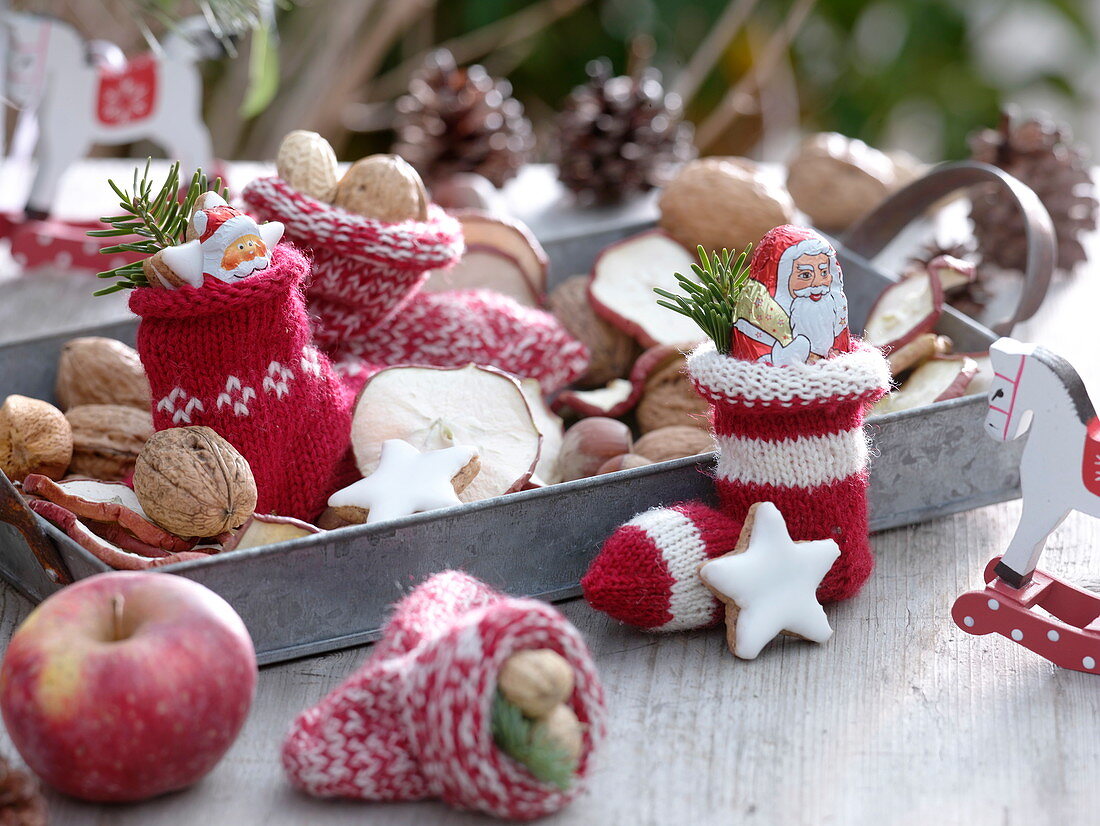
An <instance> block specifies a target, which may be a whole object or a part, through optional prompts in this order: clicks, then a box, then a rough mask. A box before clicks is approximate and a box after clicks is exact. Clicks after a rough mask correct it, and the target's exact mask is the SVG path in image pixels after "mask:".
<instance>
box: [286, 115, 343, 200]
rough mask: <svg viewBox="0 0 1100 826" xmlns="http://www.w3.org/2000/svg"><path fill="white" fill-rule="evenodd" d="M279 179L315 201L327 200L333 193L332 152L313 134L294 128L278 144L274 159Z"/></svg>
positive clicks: (333, 157)
mask: <svg viewBox="0 0 1100 826" xmlns="http://www.w3.org/2000/svg"><path fill="white" fill-rule="evenodd" d="M275 168H276V169H277V170H278V174H279V177H280V178H282V179H283V180H284V181H286V182H287V183H288V184H290V185H291V186H292V187H294V188H295V189H296V190H298V191H299V192H301V193H302V194H304V195H308V196H309V197H310V198H316V199H317V200H318V201H326V202H327V201H331V200H332V196H333V195H334V194H335V192H336V176H337V174H338V171H337V165H336V153H335V152H334V151H333V149H332V146H331V145H330V144H329V142H328V141H327V140H325V139H324V138H322V137H321V136H320V135H318V134H317V133H316V132H307V131H306V130H304V129H296V130H294V131H293V132H290V133H288V134H287V136H286V137H285V138H283V142H282V143H281V144H279V155H278V157H277V158H276V159H275Z"/></svg>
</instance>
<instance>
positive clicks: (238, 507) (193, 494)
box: [134, 427, 256, 537]
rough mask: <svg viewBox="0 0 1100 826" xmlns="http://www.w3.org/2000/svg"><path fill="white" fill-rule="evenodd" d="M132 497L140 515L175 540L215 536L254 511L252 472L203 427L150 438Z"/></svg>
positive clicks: (137, 467) (136, 472)
mask: <svg viewBox="0 0 1100 826" xmlns="http://www.w3.org/2000/svg"><path fill="white" fill-rule="evenodd" d="M134 492H135V493H136V494H137V497H138V501H139V502H141V507H142V508H143V509H144V510H145V514H146V515H147V516H148V517H149V518H150V519H151V520H153V521H154V522H156V523H157V524H158V525H160V526H161V527H162V528H164V529H165V530H166V531H170V532H171V533H174V534H176V535H177V536H199V537H205V536H217V535H218V534H220V533H222V532H223V531H227V530H231V529H233V528H238V527H240V526H241V525H242V524H243V523H244V521H245V520H246V519H248V517H250V516H251V515H252V513H253V511H255V509H256V480H255V478H253V476H252V468H250V467H249V466H248V462H247V461H245V458H244V457H243V456H241V454H240V453H238V452H237V450H236V449H235V448H234V447H233V445H231V444H229V442H227V441H226V440H225V439H223V438H222V437H221V436H219V435H218V434H217V433H215V432H214V431H213V430H211V429H210V428H209V427H173V428H169V429H168V430H162V431H160V432H159V433H157V434H155V435H154V436H153V437H152V438H151V439H150V440H149V441H148V442H146V443H145V447H143V448H142V449H141V452H140V453H139V454H138V457H137V463H136V465H135V467H134Z"/></svg>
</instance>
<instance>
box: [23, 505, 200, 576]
mask: <svg viewBox="0 0 1100 826" xmlns="http://www.w3.org/2000/svg"><path fill="white" fill-rule="evenodd" d="M29 504H30V508H31V510H33V511H34V512H35V513H37V514H38V515H39V516H41V517H42V518H44V519H48V520H49V521H50V522H53V523H54V524H55V525H57V527H59V528H61V530H63V531H64V532H65V533H66V534H67V535H68V536H69V537H70V538H71V539H73V540H74V541H75V542H76V543H77V544H78V545H80V547H82V548H84V550H86V551H88V552H89V553H91V554H92V555H93V556H95V557H96V558H97V559H99V560H100V561H102V562H104V563H106V564H107V565H110V566H111V567H112V568H115V569H117V570H120V571H142V570H145V569H147V568H157V567H160V566H161V565H171V564H172V563H174V562H186V561H187V560H190V559H207V558H208V557H209V556H210V554H207V553H203V552H202V551H180V552H178V553H170V554H167V555H165V556H159V557H155V558H151V557H148V556H144V555H142V554H138V553H133V552H131V551H128V550H125V549H123V548H121V547H119V546H118V545H116V544H114V543H112V542H110V541H108V540H107V539H104V538H103V537H102V536H98V535H97V534H96V533H95V532H94V531H93V530H92V529H91V528H89V527H88V526H87V525H85V524H84V523H83V522H81V521H80V520H79V519H78V518H77V515H76V514H75V513H73V512H72V511H70V510H68V509H67V508H65V507H62V506H61V505H59V504H57V503H56V502H48V501H46V500H45V499H33V500H31V501H30V503H29Z"/></svg>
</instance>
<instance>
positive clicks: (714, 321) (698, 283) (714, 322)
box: [653, 244, 752, 355]
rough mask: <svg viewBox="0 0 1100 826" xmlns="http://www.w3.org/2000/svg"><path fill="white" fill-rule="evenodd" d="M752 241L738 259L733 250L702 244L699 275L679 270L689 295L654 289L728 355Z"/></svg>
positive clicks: (682, 286) (664, 303)
mask: <svg viewBox="0 0 1100 826" xmlns="http://www.w3.org/2000/svg"><path fill="white" fill-rule="evenodd" d="M751 252H752V244H749V245H748V246H747V247H745V249H743V250H742V251H741V254H740V255H738V256H737V258H736V259H734V258H733V253H731V252H730V251H729V250H726V249H723V250H722V251H721V252H720V253H719V252H713V253H711V255H710V256H708V255H707V251H706V250H704V249H703V248H702V246H700V247H699V261H700V264H701V266H700V264H692V265H691V269H692V272H694V273H695V278H690V277H688V276H686V275H681V274H680V273H676V281H677V283H678V284H679V285H680V289H682V290H683V291H684V293H686V295H677V294H676V293H670V292H669V291H668V290H662V289H661V288H660V287H654V288H653V291H654V292H655V293H657V295H659V296H661V298H663V299H667V300H665V301H660V300H659V301H658V302H657V303H658V304H660V305H661V306H662V307H667V308H668V309H670V310H673V311H675V312H677V313H679V314H680V315H684V316H687V317H688V318H690V319H691V320H692V321H694V322H695V323H696V324H698V325H699V328H700V329H701V330H702V331H703V332H704V333H706V334H707V336H709V337H710V339H711V340H712V341H713V342H714V346H715V347H716V348H718V352H719V353H721V354H722V355H728V354H729V351H730V345H731V337H732V336H733V325H734V323H735V322H736V321H737V297H738V296H739V295H740V294H741V291H742V290H743V289H744V287H745V282H746V281H748V278H749V255H750V253H751Z"/></svg>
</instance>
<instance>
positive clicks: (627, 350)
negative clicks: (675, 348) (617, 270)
mask: <svg viewBox="0 0 1100 826" xmlns="http://www.w3.org/2000/svg"><path fill="white" fill-rule="evenodd" d="M589 280H590V279H589V277H588V276H587V275H574V276H573V277H572V278H568V279H566V280H565V281H563V282H562V283H561V284H559V285H558V287H557V288H555V289H554V291H553V292H552V293H550V297H549V299H548V302H549V305H550V311H551V312H552V313H553V314H554V315H555V316H556V317H557V319H558V321H560V322H561V324H562V326H563V327H565V329H566V330H568V331H569V333H570V334H571V335H572V336H573V337H574V338H577V339H579V340H580V341H581V342H582V343H583V344H584V345H585V346H586V347H587V348H588V353H589V362H588V370H587V371H585V374H584V375H583V376H582V377H581V380H580V381H579V382H578V384H580V385H581V386H582V387H603V386H604V385H606V384H607V383H608V382H610V381H611V380H612V379H620V378H623V377H625V376H626V375H627V374H628V373H629V372H630V367H631V365H633V364H634V360H635V359H636V358H637V357H638V354H639V348H638V344H637V343H636V342H635V341H634V337H633V336H631V335H628V334H627V333H624V332H623V331H621V330H619V329H618V328H617V327H615V326H613V325H612V324H609V323H608V322H606V321H604V320H603V319H602V318H600V317H599V316H598V315H596V312H595V311H594V310H593V309H592V304H591V302H589V300H588V282H589Z"/></svg>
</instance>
